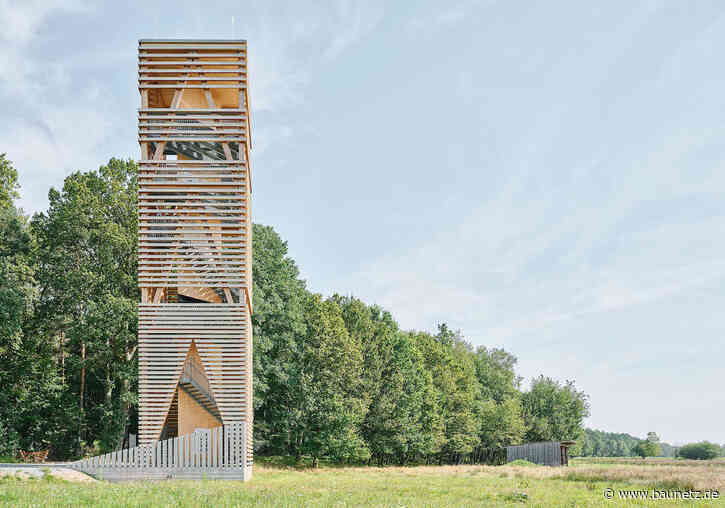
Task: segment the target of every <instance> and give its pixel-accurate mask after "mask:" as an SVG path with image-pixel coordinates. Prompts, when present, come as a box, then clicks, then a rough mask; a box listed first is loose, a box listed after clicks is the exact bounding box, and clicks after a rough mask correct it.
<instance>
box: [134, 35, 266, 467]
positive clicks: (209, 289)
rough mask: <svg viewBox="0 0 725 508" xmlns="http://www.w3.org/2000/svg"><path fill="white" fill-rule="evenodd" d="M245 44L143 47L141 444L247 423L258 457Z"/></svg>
mask: <svg viewBox="0 0 725 508" xmlns="http://www.w3.org/2000/svg"><path fill="white" fill-rule="evenodd" d="M247 86H248V80H247V44H246V42H245V41H243V40H141V41H139V45H138V87H139V92H140V93H141V108H140V109H139V111H138V139H139V143H140V145H141V160H140V161H139V196H138V198H139V199H138V203H139V204H138V224H139V237H138V240H139V241H138V258H139V266H138V281H139V287H140V289H141V305H140V307H139V444H140V445H142V446H150V445H153V443H154V442H156V441H158V440H167V439H172V438H175V437H178V436H182V435H185V434H189V433H192V432H194V431H195V430H196V429H208V428H214V427H219V426H222V425H227V424H236V423H240V422H244V423H245V425H243V426H242V427H241V428H244V429H245V431H244V432H245V433H246V449H247V451H246V454H247V455H246V456H247V459H246V462H247V467H250V466H251V463H252V328H251V322H250V315H251V311H252V309H251V293H252V269H251V264H252V252H251V249H252V239H251V235H252V228H251V218H250V212H251V175H250V169H249V150H250V123H249V95H248V92H247Z"/></svg>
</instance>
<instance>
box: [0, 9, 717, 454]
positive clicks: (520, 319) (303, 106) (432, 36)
mask: <svg viewBox="0 0 725 508" xmlns="http://www.w3.org/2000/svg"><path fill="white" fill-rule="evenodd" d="M596 4H599V5H596ZM0 26H2V27H3V29H2V30H0V68H1V69H3V71H2V72H1V73H0V111H2V121H0V153H2V152H6V153H7V156H8V158H10V159H11V160H12V161H13V162H14V163H15V166H16V167H17V169H18V171H19V173H20V181H21V184H22V198H21V199H20V205H21V206H22V207H23V208H24V209H25V211H27V212H28V213H33V212H38V211H42V210H44V209H45V208H46V206H47V203H48V200H47V193H48V190H49V188H50V187H51V186H55V187H56V188H57V187H60V186H62V182H63V179H64V177H66V176H67V175H68V174H70V173H71V172H73V171H77V170H90V169H95V168H97V167H98V166H99V165H101V164H103V163H104V162H106V161H108V159H109V158H111V157H114V156H115V157H123V158H134V159H138V158H139V157H140V150H139V148H138V143H137V136H136V128H137V126H136V121H137V118H136V109H137V108H138V107H139V104H140V98H139V94H138V89H137V73H136V65H137V40H138V39H140V38H244V39H247V41H248V47H249V60H250V64H249V65H250V81H251V103H252V125H253V135H252V136H253V142H254V146H253V151H252V178H253V202H254V220H255V222H259V223H263V224H268V225H272V226H274V228H275V229H276V230H277V231H278V232H279V233H280V235H281V236H282V237H283V238H284V239H286V240H287V241H288V242H289V251H290V255H291V256H292V257H293V258H294V259H295V260H296V261H297V263H298V265H299V266H300V269H301V273H302V276H303V277H304V278H305V279H306V280H307V284H308V287H309V288H310V289H311V290H314V291H317V292H320V293H322V294H324V295H330V294H333V293H335V292H337V293H341V294H352V295H355V296H357V297H359V298H361V299H363V300H365V301H366V302H368V303H376V304H378V305H381V306H383V307H384V308H386V309H387V310H389V311H391V312H392V313H393V315H394V316H395V317H396V319H397V320H398V322H399V323H400V325H401V326H402V327H403V328H406V329H412V328H415V329H426V330H431V331H432V330H435V328H436V325H437V324H438V323H441V322H446V323H448V325H449V326H450V327H452V328H454V329H460V330H461V332H462V333H463V335H464V336H465V337H466V338H467V340H469V341H470V342H471V343H472V344H474V345H476V346H478V345H485V346H489V347H491V346H493V347H503V348H505V349H506V350H508V351H510V352H512V353H513V354H515V355H516V356H517V357H518V359H519V364H518V371H519V374H520V375H522V376H523V377H524V379H525V383H524V384H525V386H526V385H528V383H529V382H530V380H531V378H533V377H535V376H538V375H539V374H544V375H546V376H551V377H553V378H556V379H559V380H562V381H564V380H567V379H572V380H574V381H575V382H576V385H577V387H578V388H580V389H582V390H584V391H585V392H586V393H588V394H589V396H590V398H591V405H592V408H591V416H590V417H589V418H588V419H587V421H586V424H587V426H589V427H592V428H597V429H601V430H606V431H612V432H627V433H630V434H633V435H635V436H639V437H645V436H646V434H647V432H648V431H655V432H657V433H658V434H659V435H660V437H661V438H662V439H663V440H664V441H666V442H670V443H684V442H690V441H696V440H703V439H708V440H711V441H715V442H718V443H725V427H724V426H723V425H722V422H723V420H725V390H724V389H723V386H724V383H723V366H724V365H725V355H724V354H725V340H724V338H725V312H724V311H723V309H725V284H724V282H725V236H724V235H723V233H724V232H725V199H724V198H725V171H724V170H725V143H723V139H724V135H725V120H724V118H725V117H724V116H723V113H724V112H725V94H724V93H723V90H724V89H725V67H723V66H722V65H721V60H722V58H721V49H722V47H724V46H725V4H724V3H722V2H719V1H704V0H703V1H700V0H698V1H695V2H675V1H670V2H666V1H644V2H637V1H631V0H627V1H610V2H578V1H563V0H562V1H555V2H533V1H498V2H497V1H460V2H456V1H455V0H454V1H452V2H435V1H429V2H426V1H422V2H377V1H375V0H367V1H364V2H352V1H331V2H288V3H285V2H274V1H259V2H247V1H235V2H199V1H198V0H195V1H188V2H187V1H173V2H148V1H145V2H133V1H131V2H108V3H103V2H82V1H76V2H72V1H68V2H65V1H47V2H39V1H31V0H23V1H19V0H18V1H13V0H10V1H8V0H0Z"/></svg>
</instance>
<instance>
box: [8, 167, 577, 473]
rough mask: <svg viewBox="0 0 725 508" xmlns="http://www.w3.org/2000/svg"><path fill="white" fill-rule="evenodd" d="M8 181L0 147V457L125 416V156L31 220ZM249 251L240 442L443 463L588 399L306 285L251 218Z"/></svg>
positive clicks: (441, 330)
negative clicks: (247, 407) (248, 396)
mask: <svg viewBox="0 0 725 508" xmlns="http://www.w3.org/2000/svg"><path fill="white" fill-rule="evenodd" d="M18 190H19V189H18V185H17V172H16V170H15V169H14V168H13V166H12V164H11V163H10V161H8V160H7V159H6V158H5V157H4V156H2V157H0V387H2V389H1V390H0V455H13V454H14V453H15V452H16V451H17V450H18V449H25V450H32V449H46V448H49V449H50V450H51V454H52V457H54V458H57V459H66V458H71V457H75V456H78V455H80V454H83V453H88V452H89V451H106V450H113V449H116V448H117V447H118V446H119V444H120V443H121V440H122V439H123V436H124V434H125V433H127V432H129V431H131V432H135V425H136V407H137V374H136V363H137V340H136V336H137V334H136V332H137V330H136V327H137V322H136V311H137V305H138V302H139V292H138V289H137V273H136V271H137V255H136V243H137V233H136V228H137V218H136V200H137V197H136V191H137V173H136V165H135V164H134V163H133V162H132V161H123V160H118V159H111V160H110V161H109V163H108V164H106V165H104V166H102V167H100V168H99V169H98V170H97V171H89V172H76V173H73V174H71V175H69V176H68V177H67V178H66V179H65V182H64V184H63V188H62V189H60V190H56V189H51V190H50V192H49V206H48V209H47V210H46V211H44V212H42V213H37V214H35V215H34V216H33V217H32V218H29V217H27V216H25V215H24V214H23V213H22V212H21V211H20V210H18V208H17V207H16V205H15V200H16V199H17V197H18ZM320 248H328V247H327V246H320ZM253 256H254V259H253V276H254V289H253V307H254V313H253V327H254V409H255V427H254V435H255V448H256V452H257V453H261V454H278V455H290V456H294V457H301V456H310V457H313V458H314V459H315V460H317V458H320V457H326V458H329V459H332V460H337V461H348V462H361V461H369V462H371V463H377V464H388V463H396V464H406V463H413V462H429V463H430V462H435V463H443V462H445V463H451V462H454V463H459V462H467V461H475V460H478V459H480V458H481V456H482V455H483V454H484V453H486V450H487V449H490V448H492V447H498V446H502V445H507V444H516V443H520V442H525V441H537V440H550V439H554V440H557V439H578V438H579V437H580V434H581V431H582V421H583V419H584V418H585V417H586V416H588V414H589V402H588V397H587V396H586V395H585V394H584V393H583V392H582V391H580V390H578V389H577V388H576V386H575V385H574V383H573V382H571V381H567V382H564V383H561V382H558V381H556V380H553V379H550V378H548V377H545V376H540V377H538V378H535V379H533V380H532V381H531V383H530V386H529V387H528V388H526V389H524V388H523V386H522V379H521V378H520V377H519V376H518V375H517V374H516V371H515V366H516V358H515V357H514V356H513V355H512V354H511V353H509V352H507V351H504V350H503V349H499V348H487V347H478V348H474V347H473V346H471V344H469V343H468V342H466V340H465V339H464V337H463V336H462V335H461V333H460V332H458V331H454V330H451V329H450V328H449V327H448V326H446V325H445V324H441V325H440V326H439V327H438V329H437V330H436V331H434V332H426V331H408V330H402V329H400V327H399V326H398V324H397V323H396V322H395V319H394V318H393V316H392V315H391V314H390V313H389V312H387V311H385V310H384V309H382V308H380V307H378V306H376V305H368V304H366V303H365V302H362V301H361V300H359V299H357V298H355V297H353V296H350V295H333V296H331V297H329V298H325V297H322V296H321V295H318V294H314V293H312V292H310V291H309V290H308V289H307V288H306V285H305V282H304V281H303V280H302V279H301V278H300V274H299V270H298V268H297V266H296V264H295V262H294V261H293V260H292V259H291V258H290V256H289V255H288V252H287V245H286V243H285V242H284V241H283V240H282V239H281V238H280V236H279V235H278V234H277V233H276V232H275V231H274V230H273V229H272V228H271V227H269V226H262V225H258V224H255V225H254V237H253Z"/></svg>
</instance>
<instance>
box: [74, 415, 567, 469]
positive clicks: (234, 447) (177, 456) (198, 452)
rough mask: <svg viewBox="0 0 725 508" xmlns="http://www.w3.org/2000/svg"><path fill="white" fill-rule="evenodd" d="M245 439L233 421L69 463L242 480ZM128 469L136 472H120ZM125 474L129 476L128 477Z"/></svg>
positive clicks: (543, 452)
mask: <svg viewBox="0 0 725 508" xmlns="http://www.w3.org/2000/svg"><path fill="white" fill-rule="evenodd" d="M247 439H248V436H247V432H246V422H236V423H231V424H227V425H221V426H219V427H214V428H211V429H197V430H195V431H194V432H192V433H191V434H186V435H183V436H177V437H174V438H170V439H164V440H157V441H155V442H154V443H152V444H150V445H144V446H133V447H128V448H122V449H120V450H115V451H113V452H109V453H105V454H103V455H96V456H94V457H87V458H85V459H81V460H78V461H76V462H74V463H72V464H71V467H72V468H74V469H77V470H80V471H84V472H90V473H92V474H103V475H106V474H110V475H111V476H113V472H114V471H115V472H116V474H118V475H120V478H119V479H121V478H130V477H137V476H133V475H137V474H139V473H141V472H142V471H143V470H144V469H154V470H157V471H158V472H162V471H164V470H167V471H169V475H170V476H173V470H176V471H179V472H180V471H183V470H193V472H191V474H192V475H196V474H199V476H200V477H201V475H202V474H207V473H206V471H208V472H209V474H210V475H211V477H213V475H214V472H217V473H218V474H223V471H225V470H226V471H229V470H230V469H243V474H242V478H245V477H246V474H247V472H246V467H247ZM536 448H540V450H537V451H538V452H539V454H540V456H541V457H542V458H544V459H545V460H547V461H551V460H552V459H551V456H552V455H553V452H552V451H551V450H549V449H548V448H545V447H543V446H540V447H536ZM517 451H518V450H517ZM513 454H514V451H513V450H511V454H510V456H512V455H513ZM131 468H133V469H136V470H138V471H139V473H131V472H130V471H128V473H124V471H127V470H128V469H131ZM129 473H131V476H128V474H129ZM141 474H142V473H141ZM187 474H189V473H187ZM187 477H188V476H187Z"/></svg>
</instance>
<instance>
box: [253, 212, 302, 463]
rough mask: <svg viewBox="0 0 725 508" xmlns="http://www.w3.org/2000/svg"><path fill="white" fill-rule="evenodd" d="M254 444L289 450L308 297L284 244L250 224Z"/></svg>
mask: <svg viewBox="0 0 725 508" xmlns="http://www.w3.org/2000/svg"><path fill="white" fill-rule="evenodd" d="M252 252H253V261H252V269H253V276H254V286H253V309H254V312H253V314H252V325H253V327H254V329H253V331H254V334H253V335H254V443H255V447H256V448H257V449H261V450H262V451H267V452H268V453H277V454H284V455H286V454H289V453H292V450H291V445H290V426H291V424H292V422H291V418H292V413H291V412H290V404H291V400H290V382H291V379H293V378H294V375H295V371H296V369H297V366H296V362H297V361H298V358H299V348H300V347H301V346H300V344H301V342H302V340H303V337H304V335H305V333H306V325H305V317H304V302H305V299H306V298H307V291H306V290H305V283H304V281H302V280H300V278H299V269H298V268H297V265H296V264H295V262H294V260H292V258H290V257H289V256H288V254H287V243H286V242H284V241H283V240H282V239H281V238H280V236H279V235H278V234H277V233H276V232H275V231H274V229H272V228H271V227H270V226H263V225H260V224H254V225H253V249H252Z"/></svg>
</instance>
